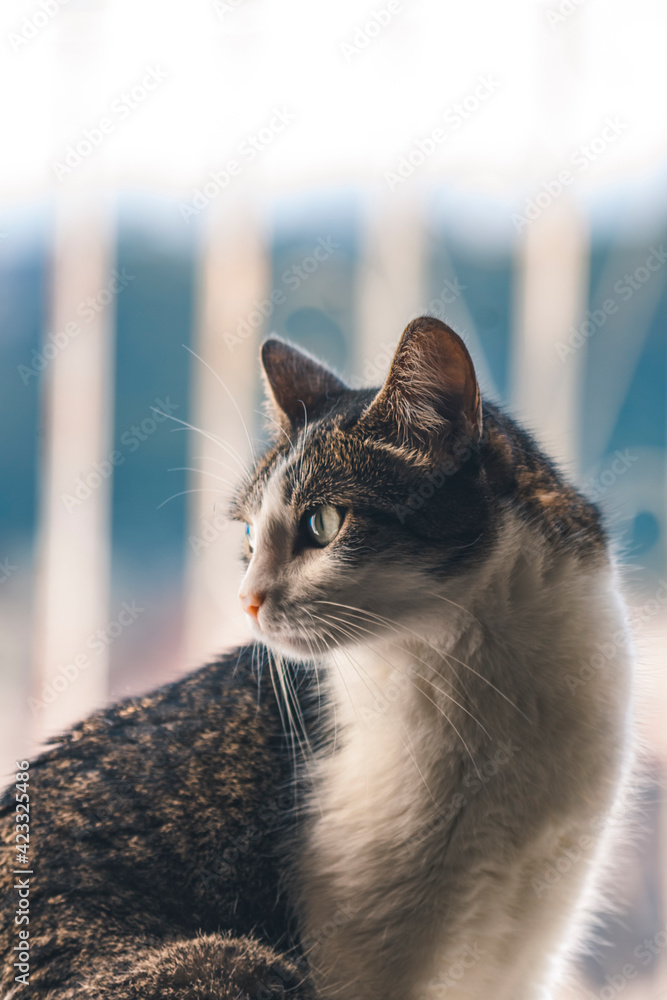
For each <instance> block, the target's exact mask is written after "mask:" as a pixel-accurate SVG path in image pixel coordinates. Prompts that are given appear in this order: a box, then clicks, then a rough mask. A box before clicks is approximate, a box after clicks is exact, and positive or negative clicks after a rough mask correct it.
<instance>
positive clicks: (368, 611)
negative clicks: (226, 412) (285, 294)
mask: <svg viewBox="0 0 667 1000" xmlns="http://www.w3.org/2000/svg"><path fill="white" fill-rule="evenodd" d="M262 364H263V369H264V375H265V381H266V387H267V395H268V398H269V419H270V422H271V426H272V427H273V429H274V430H275V432H276V439H275V442H274V445H273V447H272V448H271V449H270V451H269V452H268V453H267V454H266V455H265V456H264V457H263V458H262V459H261V460H260V461H259V463H258V464H257V466H256V468H255V470H254V471H253V473H252V475H251V477H250V479H249V481H248V482H247V483H246V484H245V485H244V486H243V488H242V489H241V490H240V492H239V495H238V497H237V498H236V500H235V502H234V506H233V511H232V513H233V516H234V517H235V518H237V519H239V520H242V521H244V522H245V523H246V541H245V562H246V565H247V569H246V573H245V576H244V578H243V582H242V584H241V589H240V592H239V596H240V599H241V603H242V605H243V608H244V610H245V612H246V614H247V615H248V618H249V620H250V622H251V626H252V629H253V632H254V634H255V635H256V637H257V638H258V639H260V640H261V641H263V642H265V643H266V644H267V645H269V646H270V647H273V648H275V649H276V650H278V651H280V652H282V653H285V654H287V655H289V656H292V657H300V658H301V657H304V658H310V657H312V656H313V655H315V654H319V653H322V652H323V651H324V650H325V649H326V648H327V647H332V646H333V647H336V646H341V645H349V644H356V643H358V642H364V641H367V640H372V638H373V636H376V635H380V634H386V635H389V636H391V634H392V630H394V631H395V630H396V628H399V629H400V628H401V626H402V625H406V624H407V623H412V625H413V626H415V625H416V626H418V623H419V622H420V620H421V619H422V617H423V616H424V615H427V614H428V613H429V610H433V609H435V608H437V606H438V602H440V607H442V603H441V601H442V593H443V587H444V586H445V585H446V584H448V583H451V580H452V579H453V578H455V577H456V575H457V573H459V572H460V570H461V569H462V568H464V567H465V566H467V565H470V564H471V563H472V562H474V561H475V559H478V558H479V552H480V547H481V546H483V545H484V542H485V540H486V539H488V537H489V534H490V524H491V520H492V512H493V505H492V504H491V503H490V497H489V493H488V488H487V485H486V478H485V474H484V469H483V465H482V463H481V461H480V455H479V448H480V440H481V437H482V404H481V399H480V392H479V386H478V383H477V379H476V376H475V371H474V367H473V363H472V360H471V358H470V355H469V353H468V351H467V350H466V347H465V345H464V343H463V341H462V340H461V338H460V337H458V336H457V335H456V334H455V333H454V332H453V331H452V330H450V329H449V327H447V326H446V325H445V324H444V323H441V322H440V321H439V320H436V319H431V318H428V317H422V318H421V319H417V320H415V321H414V322H412V323H410V325H409V326H408V327H407V328H406V330H405V331H404V333H403V336H402V337H401V340H400V343H399V345H398V348H397V350H396V353H395V355H394V358H393V361H392V364H391V367H390V370H389V374H388V376H387V378H386V381H385V383H384V385H383V386H382V387H381V388H380V389H361V390H352V389H349V388H348V387H347V386H346V385H345V384H344V383H343V382H342V381H341V380H340V379H339V378H338V377H337V376H336V375H335V374H333V372H331V371H329V370H328V369H327V368H325V367H324V366H323V365H321V364H320V363H319V362H317V361H316V360H314V359H313V358H311V357H309V356H308V355H307V354H304V353H303V352H302V351H300V350H298V349H297V348H295V347H292V346H291V345H289V344H286V343H283V342H282V341H280V340H268V341H267V342H266V343H265V344H264V345H263V348H262Z"/></svg>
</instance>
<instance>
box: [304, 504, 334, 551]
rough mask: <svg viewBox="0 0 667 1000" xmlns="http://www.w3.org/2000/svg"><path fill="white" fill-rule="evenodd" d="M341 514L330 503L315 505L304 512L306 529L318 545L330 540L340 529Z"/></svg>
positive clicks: (327, 542) (326, 543)
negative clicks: (307, 511)
mask: <svg viewBox="0 0 667 1000" xmlns="http://www.w3.org/2000/svg"><path fill="white" fill-rule="evenodd" d="M342 523H343V515H342V514H341V512H340V511H339V510H338V509H337V508H336V507H332V506H331V505H330V504H325V505H324V506H322V507H317V509H316V510H313V511H310V513H308V514H306V530H307V532H308V534H309V536H310V537H311V538H312V540H313V541H314V542H316V543H317V544H318V545H321V546H324V545H328V544H329V542H332V541H333V540H334V538H335V537H336V535H337V534H338V532H339V531H340V529H341V525H342Z"/></svg>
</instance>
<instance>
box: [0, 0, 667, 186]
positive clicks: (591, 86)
mask: <svg viewBox="0 0 667 1000" xmlns="http://www.w3.org/2000/svg"><path fill="white" fill-rule="evenodd" d="M55 2H56V0H54V3H55ZM559 10H561V11H566V12H567V11H568V10H569V11H570V13H564V14H563V13H561V14H559ZM45 18H46V19H45ZM665 28H667V8H665V6H664V4H661V3H659V2H657V0H634V2H633V4H632V8H631V11H629V9H628V4H627V3H626V2H625V0H580V2H579V3H577V2H576V0H569V3H568V4H567V5H566V4H564V3H563V2H561V0H555V2H549V3H546V2H544V3H542V2H535V0H533V2H527V0H505V2H503V3H502V4H499V3H498V2H497V0H478V2H473V3H466V4H463V3H461V4H456V5H454V4H443V3H441V2H437V0H415V2H412V3H409V2H407V0H398V2H397V0H391V6H390V2H389V0H376V2H375V3H373V4H367V5H360V4H359V3H358V2H357V0H339V2H337V3H336V4H326V5H322V4H313V3H312V2H308V0H283V2H281V3H280V4H276V3H275V2H269V0H189V2H188V3H187V4H185V3H182V4H165V3H164V2H163V0H143V2H142V3H139V4H138V3H136V0H110V2H107V3H105V2H103V0H99V2H88V3H85V2H79V3H78V4H77V3H76V0H69V2H68V3H67V4H62V5H61V6H60V8H59V9H58V11H57V12H56V13H55V14H52V15H51V16H49V17H46V15H44V13H43V9H42V8H41V7H40V6H39V4H38V3H33V4H32V5H31V6H30V7H27V6H26V5H25V3H23V2H21V0H6V2H5V3H4V4H3V5H2V9H1V12H0V39H1V40H2V43H3V44H4V46H5V56H4V58H3V59H2V61H0V86H2V92H3V94H4V95H5V99H4V101H3V103H2V108H1V109H0V130H1V134H2V136H3V140H4V148H3V156H2V159H1V161H0V197H2V199H3V200H8V199H9V198H16V197H17V196H18V197H20V198H34V197H35V195H39V194H44V193H45V192H48V190H53V191H60V190H66V189H67V188H68V187H69V188H72V189H73V188H76V187H79V186H83V187H85V186H88V185H93V186H99V185H102V186H105V187H107V186H108V187H110V188H112V189H113V188H115V187H123V186H142V185H145V186H147V187H151V188H152V189H157V190H160V189H164V190H169V191H172V192H177V193H178V194H179V195H180V196H187V195H188V193H189V192H190V191H191V190H193V189H194V188H195V187H196V186H198V185H199V184H201V183H203V181H204V180H205V179H206V177H207V175H208V172H209V171H210V170H213V169H219V168H221V167H223V166H224V165H225V164H226V163H228V161H229V160H230V159H237V160H238V159H239V149H240V147H241V145H242V143H243V142H244V141H247V140H249V139H251V137H252V136H254V135H256V134H257V133H258V132H259V130H260V129H262V128H266V127H267V124H268V123H269V122H270V120H271V118H272V114H273V111H274V109H275V108H279V109H283V108H285V109H287V110H288V111H289V112H290V113H292V114H293V115H294V116H295V120H294V122H293V123H291V124H290V125H289V126H288V127H286V128H285V129H284V131H283V132H282V133H280V134H276V136H275V139H273V140H272V141H271V142H268V143H266V144H265V145H264V146H263V148H262V149H261V151H259V152H258V154H257V155H256V156H255V157H254V159H253V160H252V162H250V161H247V160H244V159H243V157H241V161H242V162H241V166H242V169H241V171H240V173H239V174H238V175H237V177H236V178H235V180H234V182H233V185H234V186H233V190H234V191H239V190H240V189H242V188H244V187H246V186H250V187H252V188H254V189H256V190H260V191H261V190H264V191H267V192H271V191H275V190H285V189H289V188H294V187H302V186H303V185H319V184H325V183H331V182H335V183H347V182H364V183H377V184H378V185H380V186H383V185H384V186H386V183H387V182H386V180H385V175H386V174H387V172H390V171H394V170H395V169H396V167H397V164H398V163H399V160H400V157H402V156H407V155H408V154H410V153H411V152H412V151H414V150H415V149H419V148H420V147H419V145H418V144H419V143H421V144H422V146H423V145H425V146H426V147H427V148H428V145H429V137H430V136H431V135H432V133H433V130H434V129H438V128H444V130H445V132H446V134H447V138H446V140H445V141H442V142H441V143H436V148H435V151H434V152H433V154H432V155H429V156H427V157H426V158H425V160H424V163H423V164H421V165H420V166H419V168H418V170H415V172H414V175H413V176H412V177H410V178H408V179H406V182H405V183H406V184H414V185H415V186H417V185H419V184H420V183H422V182H428V181H433V180H443V179H447V180H448V181H449V182H450V184H454V185H455V186H459V187H461V188H462V189H467V190H470V191H472V192H485V193H486V194H494V195H502V196H508V195H510V196H511V195H512V193H513V192H514V193H516V192H523V191H526V190H531V189H532V188H533V187H536V186H538V185H539V184H540V183H541V182H542V181H544V180H545V179H549V178H550V177H552V176H555V175H557V174H558V172H559V170H560V169H563V168H564V167H567V166H568V164H570V165H572V164H571V161H572V157H573V156H574V155H575V154H576V151H577V149H578V147H580V146H581V145H582V144H584V145H588V144H590V143H591V142H593V141H595V140H596V139H597V138H598V137H599V136H600V134H601V131H602V130H603V129H604V128H605V123H606V121H607V120H608V119H611V120H613V121H616V122H621V123H622V124H623V128H622V131H620V132H619V134H618V138H617V140H616V141H614V142H613V143H608V144H607V146H606V148H605V149H604V150H603V151H602V152H601V153H600V154H599V155H596V156H594V157H592V158H591V159H590V162H589V164H588V165H587V166H586V168H581V169H580V168H576V169H575V171H574V173H575V184H574V188H576V190H577V191H578V192H579V193H583V194H586V193H587V192H589V191H590V190H593V189H595V188H598V187H599V186H600V185H604V184H609V183H616V182H618V181H620V180H622V179H623V178H626V177H627V176H628V175H632V174H636V173H637V172H639V171H647V170H651V169H655V168H656V167H657V166H658V165H660V164H662V163H664V161H665V154H666V152H667V120H666V119H665V115H664V113H663V107H662V86H661V79H660V77H661V72H662V65H663V61H664V60H663V47H664V45H663V41H664V36H665ZM28 35H32V37H30V38H28V37H27V36H28ZM151 68H153V69H155V68H158V69H159V70H160V71H161V72H165V73H167V74H168V76H167V79H166V80H165V81H164V82H163V83H162V84H161V85H160V86H159V87H156V89H155V90H154V91H152V92H151V93H150V94H149V95H148V96H147V97H146V99H145V100H141V101H139V102H136V107H133V108H130V112H131V113H128V114H127V115H126V116H125V117H123V118H121V117H119V115H118V113H116V114H114V112H113V110H112V109H113V108H114V106H115V102H118V101H119V100H120V101H121V102H122V101H123V95H124V94H126V93H128V92H130V93H131V92H132V88H134V87H138V86H141V81H142V79H143V78H144V76H145V74H146V73H147V71H148V70H150V69H151ZM484 80H492V81H495V84H496V89H495V90H494V91H493V93H492V95H491V96H489V98H488V100H487V99H485V100H483V101H480V102H479V106H478V107H477V108H474V107H473V110H472V111H470V113H469V114H467V116H466V117H465V119H463V118H461V119H460V124H458V125H453V124H452V122H453V121H455V120H458V118H457V115H456V112H455V111H452V112H451V113H450V116H449V118H447V111H448V109H454V107H455V105H456V104H457V103H461V102H463V104H464V110H465V109H466V108H467V109H470V108H471V107H472V106H473V105H474V103H475V102H474V94H475V92H476V88H478V87H479V86H480V81H484ZM105 118H106V119H110V120H111V126H112V127H111V128H110V130H109V131H108V132H107V133H105V134H104V138H103V140H102V141H101V142H100V143H99V146H98V147H95V148H94V150H93V151H92V152H91V153H90V155H87V156H84V157H82V162H81V163H80V165H78V166H77V167H76V168H75V169H73V171H72V173H71V175H67V176H64V177H63V178H62V179H61V180H60V181H59V180H58V179H57V178H56V176H55V174H54V166H53V165H54V161H60V160H62V158H63V156H64V155H65V152H66V150H67V147H68V146H70V145H74V146H76V144H77V143H79V142H81V141H82V140H85V139H86V137H87V134H88V136H89V135H90V133H91V131H93V134H96V133H94V130H95V129H97V128H99V125H100V122H101V121H102V120H103V119H105ZM251 141H252V140H251ZM84 147H85V142H84ZM596 148H600V143H599V142H598V143H597V146H596ZM417 158H418V156H417ZM231 192H232V187H231V186H230V194H231Z"/></svg>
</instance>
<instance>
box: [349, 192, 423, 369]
mask: <svg viewBox="0 0 667 1000" xmlns="http://www.w3.org/2000/svg"><path fill="white" fill-rule="evenodd" d="M424 242H425V228H424V224H423V218H422V214H421V204H420V201H419V200H417V199H416V198H414V197H409V196H403V195H401V194H398V193H394V194H387V195H386V196H384V197H382V196H376V197H374V198H369V199H368V200H367V204H366V207H365V214H364V216H363V220H362V233H361V239H360V261H359V272H358V279H357V288H358V292H357V317H358V323H357V326H358V329H359V331H360V335H359V338H358V340H357V344H356V345H355V346H356V351H355V357H354V366H355V374H359V375H362V376H364V374H365V372H367V373H368V377H369V379H370V380H371V381H373V380H375V381H376V383H377V382H379V381H380V380H381V378H382V375H383V374H384V368H383V362H384V359H385V358H386V357H387V354H388V356H389V357H391V355H392V354H393V351H394V349H395V347H396V344H397V343H398V338H399V336H400V335H401V333H402V332H403V329H404V327H405V326H406V325H407V323H409V322H410V320H411V319H414V318H415V317H416V316H418V315H419V314H420V311H421V310H422V309H423V308H424V303H425V302H426V301H427V299H428V295H427V287H426V286H427V283H426V274H425V259H424V258H425V250H424ZM376 371H377V374H376Z"/></svg>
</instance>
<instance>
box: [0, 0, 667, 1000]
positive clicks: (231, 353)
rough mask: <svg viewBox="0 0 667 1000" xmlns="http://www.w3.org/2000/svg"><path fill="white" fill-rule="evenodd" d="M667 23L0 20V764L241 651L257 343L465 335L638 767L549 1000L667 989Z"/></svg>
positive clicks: (560, 6) (346, 13) (48, 16)
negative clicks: (616, 848)
mask: <svg viewBox="0 0 667 1000" xmlns="http://www.w3.org/2000/svg"><path fill="white" fill-rule="evenodd" d="M666 42H667V8H665V6H664V4H663V3H661V2H657V0H634V2H632V3H629V2H620V0H548V2H547V0H544V2H541V0H532V2H531V0H522V2H518V0H505V2H504V3H502V4H499V3H497V2H494V0H472V2H470V3H463V2H462V0H459V2H457V3H436V0H412V2H408V0H376V2H375V3H360V2H354V3H353V2H351V0H338V2H337V3H336V4H332V3H327V4H312V3H310V4H309V3H307V2H305V0H283V2H282V3H278V2H277V0H273V2H269V0H188V3H185V2H181V3H176V2H174V3H171V4H165V3H164V2H162V3H158V2H157V0H142V2H141V3H137V2H136V0H133V2H130V0H113V2H111V0H108V2H105V0H87V2H86V0H4V3H3V4H2V7H1V8H0V45H2V47H3V55H2V59H1V60H0V86H1V92H2V95H3V97H2V100H1V102H0V134H1V135H2V142H3V149H2V156H1V157H0V467H1V468H2V473H3V475H2V486H1V487H0V602H1V603H0V691H1V694H2V699H1V703H2V725H1V727H0V770H1V771H2V774H3V775H9V773H10V772H12V771H13V770H14V763H13V762H14V760H15V759H17V758H22V757H24V756H30V755H31V754H33V753H34V752H35V750H36V748H37V747H38V745H39V743H40V742H41V741H43V740H44V739H45V738H47V737H48V736H49V735H52V734H53V733H56V732H57V731H59V730H60V729H62V728H63V727H64V726H68V725H69V724H71V723H72V722H74V721H75V720H76V719H78V718H79V717H81V716H82V715H83V714H85V713H87V712H89V711H90V710H91V709H93V708H95V707H97V706H99V705H102V704H104V703H105V702H107V701H108V700H110V699H115V698H118V697H119V696H123V695H127V694H133V693H137V692H142V691H146V690H148V689H150V688H151V687H153V686H154V685H156V684H158V683H160V682H163V681H165V680H168V679H173V678H175V677H178V676H179V675H181V674H182V673H183V672H184V671H186V670H188V669H191V668H192V667H195V666H196V665H198V664H200V663H201V662H202V661H204V660H205V659H206V658H207V657H210V656H212V655H214V654H215V653H216V652H217V651H219V650H221V649H223V648H225V647H227V646H229V645H231V644H233V643H235V642H237V641H239V640H240V639H242V638H244V637H245V631H244V622H243V616H242V615H241V614H240V613H239V608H238V607H237V600H236V590H237V586H238V579H239V570H238V564H237V559H238V551H239V534H238V531H237V527H236V526H229V525H228V523H227V522H226V520H225V516H224V514H225V508H226V498H227V497H228V495H229V492H230V488H231V485H232V484H233V482H234V481H235V479H236V478H237V476H238V475H239V473H240V470H241V469H242V468H243V467H244V465H245V464H246V463H247V461H248V460H249V458H250V455H251V451H250V443H249V437H250V438H252V439H253V440H258V439H261V434H262V421H261V416H260V413H259V410H260V406H261V391H260V386H259V377H258V376H259V368H258V346H259V344H260V342H261V340H262V339H263V338H264V337H265V336H266V335H267V334H268V333H270V332H276V333H277V334H279V335H281V336H283V337H286V338H288V339H290V340H292V341H293V342H295V343H298V344H301V345H303V346H305V347H307V348H308V349H310V350H311V351H313V352H315V353H316V354H318V355H320V356H322V357H323V358H325V359H327V360H328V361H329V362H330V363H331V364H332V365H333V366H335V367H336V369H337V370H338V371H339V372H342V373H343V374H344V375H346V376H347V377H348V378H349V379H350V380H351V382H352V384H354V385H362V384H379V382H380V381H381V380H382V377H383V375H384V373H385V371H386V369H387V366H388V363H389V359H390V356H391V353H392V351H393V348H394V346H395V344H396V342H397V340H398V337H399V335H400V333H401V331H402V329H403V327H404V326H405V324H406V323H407V322H408V321H409V320H410V319H411V318H413V317H415V316H417V315H419V314H421V313H423V312H430V313H431V314H434V315H437V316H439V317H441V318H442V319H445V320H446V321H447V322H449V323H450V324H451V325H452V326H454V328H455V329H456V330H457V331H459V332H460V333H461V334H462V335H463V336H464V337H465V339H466V341H467V343H468V345H469V347H470V350H471V352H472V354H473V357H474V359H475V362H476V365H477V368H478V373H479V376H480V381H481V383H482V386H483V389H484V391H485V392H486V393H487V395H488V396H489V397H491V398H493V399H496V400H499V401H501V402H502V403H504V404H505V405H507V406H508V407H509V409H510V411H511V412H512V413H514V414H515V415H516V416H518V417H519V418H520V419H521V420H523V421H524V422H525V423H526V424H527V425H528V426H529V427H531V428H532V430H533V431H534V432H535V434H536V435H537V437H538V439H539V440H540V441H541V443H542V444H543V445H544V446H545V447H546V448H547V449H548V450H549V451H550V452H551V453H552V454H554V455H555V456H557V458H558V459H559V460H560V462H561V464H562V465H563V466H564V467H565V468H566V469H567V470H568V471H569V473H570V474H571V475H572V476H573V477H574V479H575V480H576V481H577V482H578V483H579V484H580V486H581V487H582V488H583V489H584V490H585V491H586V492H587V493H588V494H589V496H591V497H592V498H593V499H595V500H597V501H598V502H599V503H600V504H601V505H602V507H603V509H604V512H605V515H606V518H607V520H608V523H609V525H610V527H611V529H612V531H613V534H614V537H615V539H616V540H617V545H618V551H619V556H620V558H621V560H622V562H623V566H624V572H625V577H626V585H627V595H628V601H629V603H630V605H631V607H632V609H633V618H634V620H635V624H636V629H637V645H638V654H639V656H638V658H639V661H640V682H639V695H638V716H639V718H640V727H641V733H642V739H643V741H644V744H645V752H644V757H645V772H646V778H645V781H644V782H643V784H642V787H641V789H640V791H639V795H638V798H639V801H640V809H639V810H638V815H637V817H635V818H634V826H635V827H636V829H637V830H638V831H639V832H638V834H637V835H636V836H635V838H634V842H633V843H632V844H629V845H626V846H625V848H624V849H623V851H622V852H621V853H620V854H619V855H618V858H617V859H616V861H615V864H614V866H613V871H612V872H610V882H609V895H610V896H611V898H612V899H613V901H614V903H615V904H616V909H617V912H616V913H615V915H614V916H613V917H612V918H610V919H608V920H607V921H606V922H605V924H604V930H603V933H602V934H601V935H600V937H601V938H602V943H599V944H598V945H596V946H595V949H594V952H593V954H592V956H591V957H590V958H589V959H587V960H586V961H584V962H583V963H582V964H581V966H580V968H579V969H578V970H577V972H576V974H575V976H574V977H573V980H572V982H571V983H570V984H569V985H568V986H567V988H566V989H565V992H564V994H563V996H568V997H584V996H586V997H590V996H596V997H598V998H599V1000H609V998H611V997H613V996H616V995H617V994H620V993H623V995H624V996H625V997H627V998H628V1000H631V998H638V1000H648V998H657V997H659V996H667V907H666V905H665V891H666V890H667V832H666V830H665V820H666V819H667V812H666V811H665V804H664V803H665V799H664V794H663V788H664V779H665V770H666V768H667V736H666V734H665V726H664V722H663V720H664V717H665V710H666V709H667V684H666V683H665V670H664V649H665V644H664V639H665V633H666V632H667V628H666V625H667V583H666V582H665V580H666V577H667V572H666V567H665V500H666V496H665V490H666V485H667V481H666V466H665V447H666V439H665V438H666V426H667V424H666V420H665V416H666V414H665V383H666V379H667V365H666V360H667V358H666V350H665V346H666V337H665V330H666V328H667V118H666V116H665V111H664V81H663V67H664V51H665V44H666Z"/></svg>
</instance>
